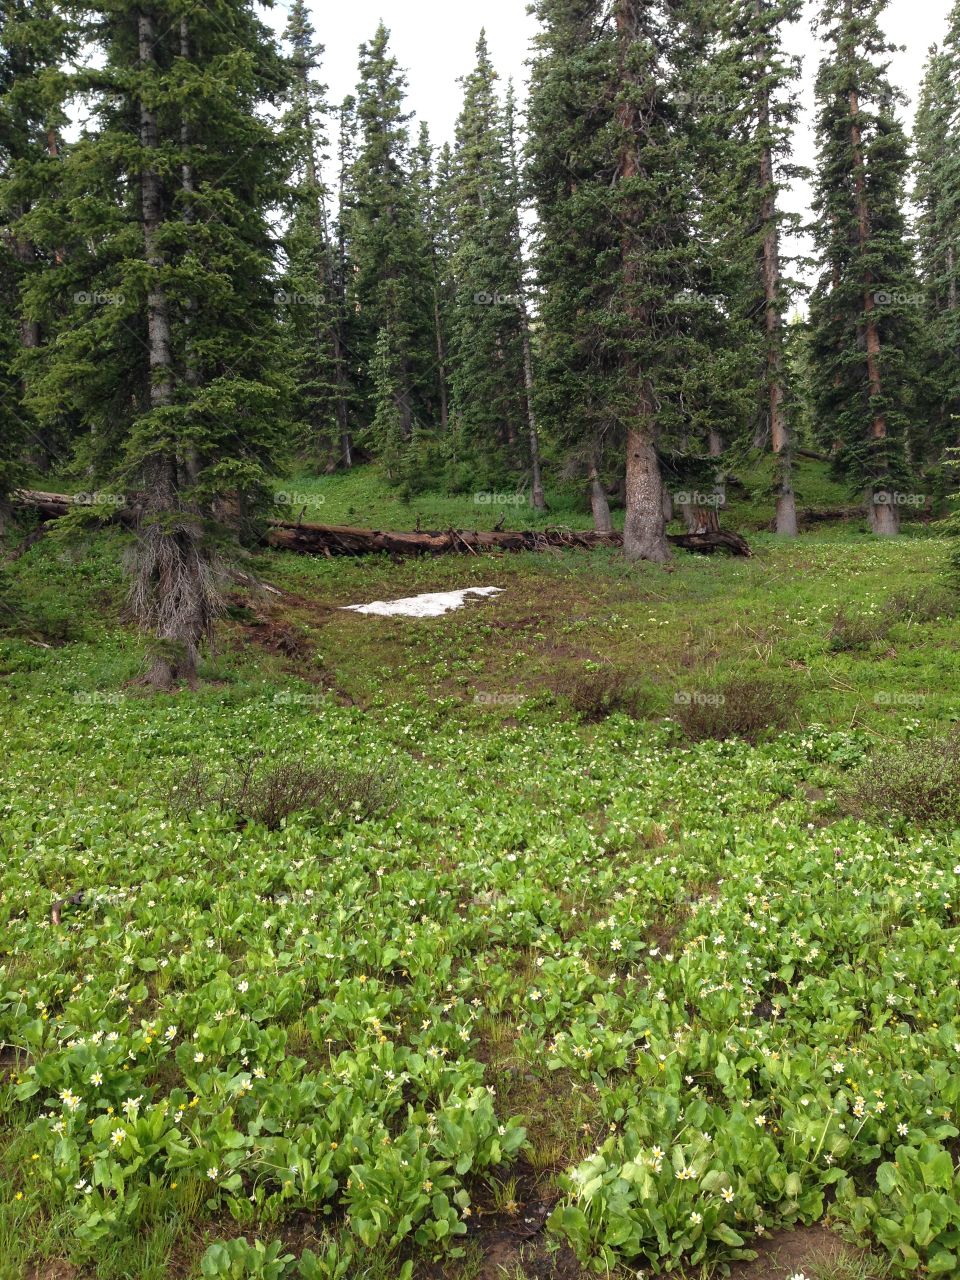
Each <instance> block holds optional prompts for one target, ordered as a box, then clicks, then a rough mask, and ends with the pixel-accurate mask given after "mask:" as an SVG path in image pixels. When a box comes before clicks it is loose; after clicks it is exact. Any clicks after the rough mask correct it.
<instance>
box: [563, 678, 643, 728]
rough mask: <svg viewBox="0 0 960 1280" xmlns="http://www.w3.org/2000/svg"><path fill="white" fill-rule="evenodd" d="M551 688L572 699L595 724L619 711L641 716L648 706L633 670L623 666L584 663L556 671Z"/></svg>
mask: <svg viewBox="0 0 960 1280" xmlns="http://www.w3.org/2000/svg"><path fill="white" fill-rule="evenodd" d="M551 688H552V689H553V692H554V693H555V694H556V696H557V697H560V698H563V699H564V701H565V702H568V703H569V704H570V706H571V707H572V708H573V710H574V711H575V712H576V713H577V715H578V716H579V717H580V719H581V720H585V721H587V722H588V723H591V724H594V723H596V722H597V721H599V720H604V719H605V718H606V717H607V716H610V715H613V713H614V712H615V711H619V712H622V713H623V714H624V715H628V716H633V718H634V719H639V718H640V717H641V716H642V715H644V714H645V712H646V711H647V710H648V705H647V704H648V699H647V698H646V696H645V695H644V692H643V690H642V689H639V688H638V687H637V686H636V684H634V683H633V682H632V681H631V679H630V676H629V673H628V672H626V671H624V670H622V669H621V668H619V667H597V668H593V667H581V668H578V669H575V670H562V671H558V672H556V673H555V674H554V675H553V677H552V679H551Z"/></svg>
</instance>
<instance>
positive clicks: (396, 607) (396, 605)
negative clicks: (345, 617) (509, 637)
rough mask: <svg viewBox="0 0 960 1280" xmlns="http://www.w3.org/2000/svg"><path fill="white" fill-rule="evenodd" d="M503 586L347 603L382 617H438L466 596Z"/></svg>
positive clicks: (487, 593) (493, 592) (358, 610)
mask: <svg viewBox="0 0 960 1280" xmlns="http://www.w3.org/2000/svg"><path fill="white" fill-rule="evenodd" d="M501 591H503V587H464V588H463V590H462V591H428V592H427V593H426V594H425V595H422V596H404V597H403V599H402V600H374V601H373V603H372V604H348V605H344V606H343V607H344V608H345V609H349V610H352V612H354V613H378V614H380V615H381V616H383V617H403V618H439V617H440V615H441V614H443V613H451V612H452V611H453V610H454V609H459V608H460V607H461V606H462V605H463V604H464V603H465V602H466V598H467V596H495V595H499V593H500V592H501Z"/></svg>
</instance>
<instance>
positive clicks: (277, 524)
mask: <svg viewBox="0 0 960 1280" xmlns="http://www.w3.org/2000/svg"><path fill="white" fill-rule="evenodd" d="M668 538H669V541H670V542H672V543H673V544H674V545H675V546H678V547H683V548H685V549H686V550H687V551H697V552H700V553H701V554H702V555H711V554H712V553H713V552H714V551H718V550H720V551H727V552H729V553H730V554H731V555H735V556H749V555H750V548H749V546H748V545H747V543H746V542H745V541H744V539H743V538H741V537H740V535H739V534H737V533H729V532H727V530H725V529H713V530H703V531H700V532H697V533H675V534H669V535H668ZM267 541H268V542H269V543H270V545H271V546H272V547H281V548H283V549H284V550H287V551H298V552H300V553H301V554H307V555H326V556H360V555H369V554H370V553H372V552H377V551H379V552H386V553H387V554H389V555H396V556H410V555H443V554H446V553H449V552H454V553H460V554H471V553H472V554H474V555H476V554H478V553H481V552H487V551H500V552H504V551H547V550H552V549H556V548H564V547H575V548H579V549H580V550H584V551H589V550H593V549H594V548H595V547H621V546H623V535H622V534H621V533H595V532H594V531H593V530H591V529H474V530H470V529H446V530H427V531H421V532H419V533H399V532H391V531H386V530H382V529H351V528H344V527H341V526H338V525H323V524H292V523H290V522H288V521H273V522H271V525H270V531H269V533H268V535H267Z"/></svg>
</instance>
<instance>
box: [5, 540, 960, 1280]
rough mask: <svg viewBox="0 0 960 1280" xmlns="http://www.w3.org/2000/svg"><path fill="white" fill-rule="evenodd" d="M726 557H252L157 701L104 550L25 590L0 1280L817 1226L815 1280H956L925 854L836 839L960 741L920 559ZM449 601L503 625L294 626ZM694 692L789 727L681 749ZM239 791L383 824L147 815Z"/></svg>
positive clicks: (378, 1266) (895, 554)
mask: <svg viewBox="0 0 960 1280" xmlns="http://www.w3.org/2000/svg"><path fill="white" fill-rule="evenodd" d="M381 523H384V524H386V523H388V522H387V521H383V522H381ZM753 541H754V545H755V550H756V556H755V558H754V559H752V560H749V561H726V560H723V561H721V560H714V561H710V560H701V559H694V558H691V557H686V556H680V557H678V559H677V562H676V566H675V569H674V571H673V572H671V573H663V572H661V571H659V570H652V569H649V568H628V567H627V566H625V565H624V564H623V563H622V561H621V560H620V559H619V558H618V557H617V556H616V555H615V554H613V553H611V554H609V555H607V554H605V553H598V554H597V555H593V554H591V555H584V554H577V553H562V554H557V555H549V556H548V555H544V556H525V557H515V558H503V559H493V558H491V559H484V560H482V561H481V560H479V559H474V558H472V557H471V558H464V559H460V558H453V557H450V558H446V559H442V560H437V561H434V562H423V563H414V562H408V563H405V564H402V565H399V566H395V565H391V564H389V563H388V562H386V561H380V560H376V561H374V560H368V561H363V562H360V561H357V562H336V561H334V562H330V561H315V560H309V559H298V558H294V557H283V556H280V555H273V556H265V557H263V558H262V559H261V560H260V561H259V562H257V564H256V566H255V567H256V568H257V569H258V570H259V572H260V573H261V574H262V575H263V576H264V577H265V578H266V579H267V580H268V581H270V582H271V583H273V584H274V585H276V586H277V587H279V588H280V589H281V590H282V591H283V592H284V595H283V596H282V597H275V596H272V595H267V596H264V595H259V594H257V593H255V592H251V591H249V590H248V591H239V590H238V591H236V592H234V593H233V595H232V598H231V606H230V612H229V616H228V617H227V619H226V620H225V623H224V625H223V627H222V629H221V631H222V634H221V640H220V645H219V649H218V652H217V653H216V654H215V655H214V656H213V657H211V658H210V659H209V661H208V664H207V667H206V670H205V672H204V677H205V680H204V684H203V686H202V688H201V689H200V691H199V692H197V693H196V694H190V693H187V692H184V693H182V694H179V695H177V696H174V697H148V696H145V695H144V693H143V692H142V690H140V689H139V688H138V687H137V686H136V684H135V683H133V680H134V678H135V676H136V674H137V671H138V669H139V665H140V661H141V655H140V652H139V649H138V646H137V644H136V642H135V641H134V639H133V638H132V637H131V636H130V634H129V633H128V632H127V631H126V630H125V629H124V628H123V626H122V625H121V623H120V620H119V616H120V605H121V601H122V574H121V569H120V550H121V540H120V539H119V538H118V537H117V538H115V537H113V536H110V535H101V536H100V538H99V539H98V541H96V542H91V543H89V544H86V545H82V546H80V547H79V548H68V547H65V546H61V545H58V544H56V543H53V542H50V541H49V540H48V541H46V542H44V543H42V544H40V545H39V546H37V547H35V548H34V549H32V550H31V551H30V552H29V553H28V555H26V556H24V557H23V559H22V560H20V561H19V562H18V563H17V565H16V572H15V576H13V575H11V576H12V580H11V581H8V583H7V585H6V587H5V593H6V594H5V597H4V599H5V600H6V602H7V603H6V605H5V609H6V610H7V612H6V615H5V616H6V617H7V618H8V619H12V618H13V617H16V618H17V619H18V620H19V621H18V622H17V626H16V628H14V626H13V624H12V621H11V623H10V625H9V627H8V629H7V631H6V634H2V635H0V714H2V723H3V726H4V731H3V736H4V759H3V768H2V771H0V848H2V852H3V855H4V856H3V862H2V872H0V877H2V879H0V919H2V934H0V939H2V942H0V950H2V955H0V965H2V968H0V1042H2V1051H0V1052H2V1058H0V1072H2V1076H3V1085H2V1093H0V1108H2V1111H0V1114H2V1126H3V1132H2V1151H0V1181H2V1184H3V1187H4V1192H3V1196H2V1203H0V1276H3V1277H4V1280H6V1277H8V1276H9V1277H21V1276H51V1277H52V1276H67V1275H77V1276H83V1277H88V1276H90V1277H92V1276H96V1277H97V1278H98V1280H100V1278H101V1277H102V1278H103V1280H113V1278H114V1277H115V1278H117V1280H119V1278H120V1277H126V1276H129V1277H137V1280H141V1278H144V1280H146V1278H147V1277H158V1278H159V1277H168V1276H176V1277H181V1276H182V1277H193V1276H198V1275H200V1274H205V1275H222V1276H271V1277H281V1276H283V1277H285V1276H296V1275H298V1274H299V1275H301V1276H303V1277H305V1278H306V1280H312V1278H313V1277H354V1276H366V1277H369V1278H370V1280H373V1278H374V1277H383V1278H384V1280H386V1278H387V1277H396V1276H402V1277H411V1276H415V1277H418V1278H420V1277H423V1278H424V1280H426V1278H427V1277H437V1276H441V1277H450V1278H461V1277H462V1278H463V1280H468V1278H469V1277H477V1276H483V1277H486V1276H491V1277H492V1276H495V1275H497V1274H498V1272H497V1271H496V1270H493V1269H491V1266H492V1264H491V1261H490V1254H489V1250H488V1249H487V1248H486V1243H485V1241H486V1237H485V1234H484V1233H485V1230H486V1229H487V1228H489V1227H490V1226H491V1225H494V1226H502V1225H503V1223H504V1222H509V1221H510V1220H511V1218H517V1219H518V1220H521V1221H522V1218H523V1212H524V1208H525V1206H529V1205H531V1204H534V1203H535V1204H538V1205H540V1206H541V1212H542V1214H543V1216H544V1217H545V1218H546V1226H545V1229H544V1230H543V1231H542V1232H540V1233H539V1239H540V1242H541V1244H540V1248H541V1253H540V1255H538V1257H539V1261H537V1263H536V1269H531V1270H524V1267H525V1266H526V1265H527V1264H525V1263H524V1262H523V1259H522V1257H521V1255H520V1253H519V1252H518V1253H517V1255H516V1258H515V1259H513V1260H512V1261H511V1266H513V1267H514V1270H513V1272H511V1271H506V1272H504V1274H506V1275H510V1276H511V1277H513V1276H516V1277H520V1276H523V1275H530V1276H533V1275H538V1276H544V1275H556V1276H560V1275H565V1276H571V1275H576V1274H581V1273H582V1274H594V1273H599V1274H608V1273H610V1274H620V1273H622V1274H624V1275H636V1274H637V1273H638V1271H643V1272H644V1274H645V1275H647V1276H656V1275H667V1274H671V1275H675V1276H684V1277H689V1278H692V1277H695V1276H700V1275H710V1274H718V1275H719V1274H723V1271H724V1268H726V1267H727V1266H728V1265H733V1266H737V1265H739V1264H740V1262H741V1261H742V1259H744V1258H745V1257H746V1256H747V1255H748V1254H749V1252H750V1251H751V1250H754V1249H756V1248H758V1247H759V1248H762V1247H763V1245H764V1241H765V1240H767V1239H769V1238H770V1236H771V1235H772V1234H773V1233H775V1232H776V1231H777V1230H779V1229H781V1228H784V1227H787V1228H795V1229H796V1228H801V1227H803V1226H805V1225H809V1224H813V1223H817V1222H820V1221H821V1220H824V1219H826V1220H827V1221H828V1222H829V1223H830V1225H831V1226H832V1227H833V1228H834V1229H835V1230H836V1231H837V1232H840V1233H843V1234H845V1235H846V1236H847V1237H848V1238H849V1239H850V1240H851V1241H853V1242H855V1243H856V1244H857V1245H858V1246H859V1247H862V1248H864V1249H867V1250H869V1252H868V1253H866V1254H864V1255H863V1258H862V1259H861V1260H860V1261H858V1262H857V1263H856V1266H857V1268H858V1269H857V1270H856V1271H854V1270H851V1271H850V1273H849V1274H850V1275H851V1276H852V1275H854V1274H856V1275H858V1276H860V1275H862V1276H868V1275H869V1276H879V1275H882V1274H887V1273H888V1272H889V1273H890V1274H895V1275H910V1274H944V1275H951V1274H957V1272H958V1270H960V1260H958V1259H960V1208H958V1199H960V1197H958V1190H960V1179H958V1174H957V1169H956V1154H957V1150H958V1147H957V1139H958V1136H960V1126H958V1125H957V1114H958V1103H960V1058H958V1055H960V1014H958V1007H957V1006H958V999H960V989H958V983H960V967H958V961H957V954H956V948H957V944H958V941H960V830H953V829H952V824H950V823H949V822H948V823H946V824H941V825H938V826H935V827H925V826H922V825H921V826H912V827H909V826H908V827H904V826H903V825H902V824H901V825H899V826H898V825H897V822H896V815H894V814H889V815H883V814H881V815H879V816H878V817H875V818H872V819H871V820H870V821H864V820H858V819H856V818H854V817H852V816H851V815H850V814H849V812H848V811H847V806H846V803H845V801H844V794H845V789H846V788H847V786H848V783H849V779H850V778H851V777H852V776H853V775H854V773H855V771H856V770H857V769H858V767H859V766H860V765H861V764H862V762H863V761H864V760H865V759H867V758H868V757H869V756H871V755H872V754H875V753H876V752H878V751H883V750H886V749H887V748H889V747H891V746H895V745H897V744H899V745H901V746H903V745H906V746H907V747H909V745H910V743H911V742H914V741H917V740H919V739H921V738H923V737H925V736H930V735H934V734H937V733H941V732H943V731H944V727H945V726H946V727H949V725H950V723H951V722H952V721H953V720H955V719H956V715H957V712H958V710H960V678H958V677H957V675H956V671H957V646H958V630H957V623H956V620H955V604H954V601H953V599H952V597H951V596H950V595H949V593H947V592H946V591H945V589H944V587H943V583H942V578H941V572H942V565H943V561H944V557H945V544H944V543H943V542H942V541H941V540H939V539H937V538H935V537H930V536H924V535H919V534H918V536H916V537H914V538H905V539H901V540H899V541H898V542H897V543H896V544H895V545H893V544H881V543H877V542H873V541H870V540H868V539H867V538H865V537H863V536H860V535H858V534H856V533H853V532H848V531H844V530H841V531H836V532H830V533H821V534H818V535H816V536H810V537H805V538H803V539H801V540H800V541H799V542H797V543H796V544H793V545H778V544H777V543H776V541H775V539H773V538H772V537H770V538H767V537H764V536H763V535H758V536H757V537H755V538H754V539H753ZM471 584H474V585H498V586H501V587H503V588H504V589H505V590H504V593H503V594H502V595H500V596H498V597H497V598H496V599H493V600H488V601H484V602H482V603H474V604H471V605H468V606H467V607H466V608H465V609H464V610H463V611H462V612H459V613H455V614H452V615H449V616H447V617H444V618H439V619H427V620H417V621H411V620H405V619H390V618H371V617H360V616H357V615H353V614H349V613H342V612H339V611H338V610H337V606H338V605H341V604H346V603H355V602H359V601H362V600H370V599H374V598H378V597H382V596H384V595H389V596H399V595H407V594H413V593H415V592H418V591H423V590H430V589H444V588H448V587H452V586H466V585H471ZM838 612H839V613H840V614H841V618H842V620H840V621H838ZM864 620H866V621H867V622H868V623H869V625H867V626H866V627H864V626H862V625H860V626H859V627H858V626H857V625H854V624H855V623H857V624H862V623H863V621H864ZM15 629H16V630H18V631H19V632H20V634H19V635H15V634H14V630H15ZM42 645H51V646H52V647H49V648H45V647H42ZM571 673H574V674H575V675H578V676H579V677H580V683H581V685H582V684H584V683H586V684H587V685H590V680H589V679H588V677H593V678H594V684H593V685H592V686H590V687H592V688H595V693H594V695H592V697H593V700H592V702H591V700H590V698H588V699H587V701H586V702H585V703H584V702H583V701H582V699H581V703H580V705H579V706H576V705H575V701H576V697H577V696H579V695H578V693H577V690H578V687H579V686H578V685H577V684H576V683H575V682H574V683H571V680H570V676H571ZM733 677H745V678H746V679H748V681H760V680H763V679H766V680H775V681H778V682H781V687H783V688H784V689H787V688H789V690H790V691H791V700H790V706H791V710H790V719H789V722H788V723H786V724H785V726H784V727H783V731H782V732H777V733H773V734H770V735H764V734H763V733H761V734H759V735H758V741H757V742H756V743H755V744H753V745H752V744H750V743H748V742H745V741H743V740H740V739H729V740H722V741H717V740H714V739H710V738H707V739H706V740H704V741H699V742H698V741H693V740H692V739H691V737H690V736H689V729H688V730H686V731H685V729H684V727H683V724H682V723H681V722H683V718H684V709H685V708H689V707H690V706H696V705H697V704H698V700H699V701H700V702H706V699H707V698H708V697H710V696H714V695H716V693H717V692H718V691H719V690H722V689H723V688H725V687H729V685H728V684H725V682H729V680H730V679H731V678H733ZM708 705H709V704H708ZM254 752H258V753H262V761H264V762H266V763H267V764H270V763H271V762H273V763H278V762H280V763H282V762H285V761H290V760H296V761H299V762H306V763H308V764H311V763H316V764H318V765H329V764H330V763H331V762H332V763H335V764H338V765H341V766H344V767H348V768H349V769H350V770H353V771H355V772H358V773H367V774H370V775H375V776H376V777H377V778H381V779H386V780H388V781H389V784H390V796H391V798H390V801H389V803H385V804H384V805H383V807H382V808H381V809H380V810H379V811H377V812H375V813H374V814H373V815H372V816H364V815H362V814H361V812H360V811H359V810H357V811H351V810H350V808H349V806H348V807H347V808H346V809H345V810H340V809H337V808H335V807H330V806H326V807H321V808H320V809H314V810H310V811H306V812H301V813H297V814H294V815H293V816H292V817H290V818H289V819H288V820H287V821H286V822H285V824H283V825H282V826H281V827H280V828H279V829H278V830H268V829H267V828H266V827H264V826H262V825H258V824H257V823H256V822H244V821H243V820H242V819H241V818H238V815H237V814H236V813H234V812H231V811H230V810H229V809H221V808H218V807H216V806H208V807H206V808H202V809H196V808H190V807H189V805H188V806H187V807H186V810H185V809H184V806H183V804H182V803H180V800H182V792H183V787H184V779H185V777H186V776H187V774H188V772H189V769H190V766H191V762H193V761H196V760H201V761H202V762H203V763H204V765H205V767H206V768H207V770H208V771H209V772H211V773H212V774H213V775H217V774H223V775H225V776H226V775H227V774H229V773H230V772H231V771H233V770H235V769H236V768H238V767H242V762H243V761H244V760H246V759H248V758H249V757H250V755H251V754H252V753H254ZM178 788H179V790H178ZM178 797H179V800H178ZM957 825H958V827H960V823H958V824H957ZM77 894H82V897H81V898H80V900H79V901H71V900H70V898H71V895H77ZM64 900H66V901H64ZM61 901H63V906H62V907H60V908H59V909H58V910H57V911H56V912H54V915H55V916H59V923H57V922H55V920H54V918H53V917H52V915H51V908H52V907H53V906H54V904H55V903H58V902H61ZM241 1237H242V1238H243V1239H244V1240H245V1241H246V1243H245V1244H242V1243H240V1238H241ZM255 1242H256V1243H255ZM574 1255H576V1261H574ZM852 1256H857V1257H859V1255H852ZM531 1265H532V1264H531ZM844 1265H846V1264H844ZM850 1266H851V1267H853V1266H854V1263H853V1262H851V1263H850ZM57 1268H60V1269H59V1270H58V1269H57ZM549 1268H553V1269H552V1270H551V1269H549ZM564 1268H566V1269H564ZM573 1268H576V1270H574V1269H573ZM757 1274H763V1275H780V1274H784V1275H785V1274H788V1273H786V1272H779V1271H776V1270H775V1269H773V1268H771V1269H769V1270H765V1271H763V1272H758V1273H757ZM791 1274H792V1273H791ZM804 1274H806V1275H807V1277H808V1280H815V1277H816V1276H818V1275H819V1274H820V1273H819V1272H817V1271H815V1270H814V1269H813V1268H812V1267H811V1268H808V1269H807V1270H806V1272H805V1273H804ZM823 1274H826V1273H823ZM830 1274H833V1275H840V1274H841V1271H840V1270H838V1269H834V1270H833V1271H831V1272H830ZM842 1274H844V1275H846V1274H847V1273H846V1272H843V1273H842Z"/></svg>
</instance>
